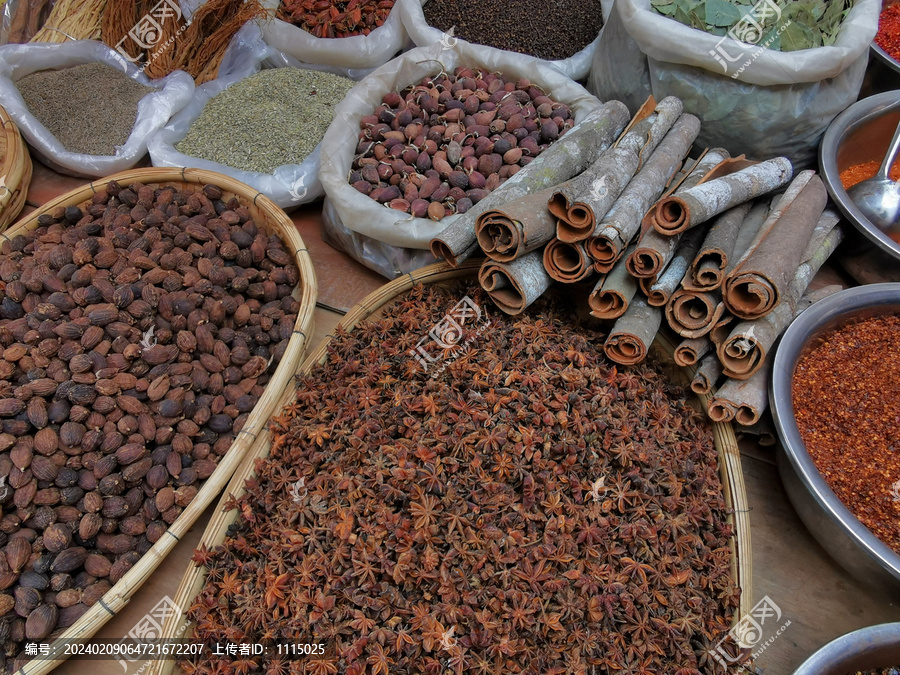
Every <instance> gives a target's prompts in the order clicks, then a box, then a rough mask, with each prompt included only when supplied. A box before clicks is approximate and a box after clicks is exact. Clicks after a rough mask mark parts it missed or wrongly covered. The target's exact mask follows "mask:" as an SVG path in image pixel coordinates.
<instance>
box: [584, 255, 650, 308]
mask: <svg viewBox="0 0 900 675" xmlns="http://www.w3.org/2000/svg"><path fill="white" fill-rule="evenodd" d="M637 286H638V285H637V280H636V279H635V278H634V277H633V276H631V275H630V274H629V273H628V270H626V269H625V265H623V264H622V263H621V262H620V263H619V264H618V265H616V266H615V267H613V268H612V271H610V272H609V274H607V275H606V276H605V277H603V278H602V279H600V281H598V282H597V284H596V285H595V286H594V290H593V291H591V294H590V296H589V297H588V305H590V308H591V316H594V317H597V318H598V319H618V318H619V317H620V316H622V315H623V314H624V313H625V311H626V310H627V309H628V305H629V303H630V302H631V299H632V298H633V297H634V294H635V293H637Z"/></svg>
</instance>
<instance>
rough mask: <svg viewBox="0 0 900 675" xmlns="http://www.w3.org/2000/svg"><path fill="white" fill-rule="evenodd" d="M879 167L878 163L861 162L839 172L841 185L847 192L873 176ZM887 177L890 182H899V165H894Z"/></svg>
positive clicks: (879, 163)
mask: <svg viewBox="0 0 900 675" xmlns="http://www.w3.org/2000/svg"><path fill="white" fill-rule="evenodd" d="M879 166H881V162H880V161H872V162H863V163H862V164H854V165H853V166H849V167H847V168H846V169H844V170H843V171H841V185H843V186H844V189H845V190H849V189H850V188H852V187H853V186H854V185H856V184H857V183H861V182H862V181H864V180H867V179H869V178H871V177H872V176H874V175H875V173H876V172H877V171H878V167H879ZM888 176H889V177H890V179H891V180H900V163H895V164H894V165H893V166H892V167H891V170H890V172H889V173H888Z"/></svg>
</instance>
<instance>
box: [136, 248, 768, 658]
mask: <svg viewBox="0 0 900 675" xmlns="http://www.w3.org/2000/svg"><path fill="white" fill-rule="evenodd" d="M480 266H481V261H480V260H474V261H473V260H468V261H466V262H464V263H462V264H460V265H459V266H458V267H452V266H450V265H449V264H447V263H446V262H441V263H435V264H433V265H429V266H427V267H423V268H421V269H418V270H414V271H412V272H409V273H407V274H404V275H403V276H401V277H398V278H397V279H394V280H393V281H391V282H389V283H387V284H385V285H384V286H382V287H381V288H379V289H377V290H375V291H373V292H372V293H370V294H369V295H367V296H366V297H365V298H363V299H362V300H361V301H360V302H359V303H357V304H356V305H354V306H353V307H352V308H351V309H350V311H349V312H347V314H345V315H344V317H343V318H342V319H341V321H340V322H338V324H337V326H336V327H335V330H337V329H338V328H343V329H345V330H348V331H351V330H353V329H354V328H355V327H356V326H357V325H358V324H359V323H360V322H361V321H363V320H366V319H368V318H370V317H371V316H372V315H373V314H374V313H375V312H377V311H378V310H379V309H381V308H382V307H384V306H385V305H387V304H389V303H390V302H391V301H393V300H395V299H396V297H397V296H398V295H400V294H401V293H404V292H406V291H408V290H410V289H411V288H413V286H415V285H416V284H418V283H426V284H436V283H441V282H444V281H450V280H456V279H462V278H465V277H467V276H471V275H474V274H476V273H477V271H478V269H479V268H480ZM334 337H335V334H334V332H332V333H329V334H328V336H327V339H325V340H323V342H322V343H321V344H320V345H318V346H317V347H316V348H315V349H314V350H313V351H311V352H309V353H308V354H307V355H306V358H305V359H304V360H303V363H302V364H301V365H300V368H299V369H298V371H297V374H298V375H301V374H305V373H308V372H309V371H310V370H311V369H312V368H313V367H314V366H316V365H319V364H321V363H323V362H324V361H325V359H326V358H327V355H328V345H329V343H330V342H331V340H332V339H334ZM657 344H658V345H659V346H660V347H661V348H662V349H663V350H664V351H665V352H666V353H667V354H668V356H669V358H670V359H671V357H672V354H673V352H674V349H675V344H674V343H673V342H672V341H671V340H670V339H669V338H668V337H666V336H665V335H664V334H663V333H658V334H657V336H656V339H655V341H654V347H655V346H657ZM671 365H672V367H673V368H675V369H677V370H679V371H681V372H682V373H691V374H692V373H693V371H694V370H695V367H693V366H678V365H676V364H674V362H672V364H671ZM294 393H295V390H294V389H286V390H285V391H284V392H283V393H282V396H281V399H280V400H279V401H278V406H277V410H280V409H281V408H283V407H284V406H285V405H286V404H287V403H289V402H290V400H291V398H292V397H293V395H294ZM691 393H692V394H693V392H691ZM693 395H694V396H696V397H697V398H698V399H699V400H700V402H701V403H702V405H703V407H704V409H706V408H707V407H708V404H709V401H710V400H711V399H712V396H711V395H704V396H700V395H697V394H693ZM709 423H710V425H711V426H712V428H713V436H714V438H715V444H716V450H717V453H718V459H719V476H720V479H721V480H722V490H723V494H724V498H725V504H726V508H727V509H728V510H729V511H730V515H729V517H728V522H730V523H731V524H733V525H734V531H735V536H734V537H733V538H732V552H733V556H732V574H733V576H734V579H735V582H736V583H737V585H738V586H739V587H740V589H741V600H740V605H739V607H738V608H737V610H736V611H735V616H734V622H735V624H737V623H738V622H739V621H740V619H741V617H742V616H745V615H749V613H750V609H751V608H752V600H751V597H752V593H751V582H752V578H753V576H752V558H751V554H750V523H749V508H748V507H747V492H746V488H745V486H744V477H743V473H742V472H741V456H740V450H739V448H738V444H737V437H736V436H735V434H734V428H733V427H732V425H731V423H730V422H724V423H723V422H713V421H711V420H710V422H709ZM270 448H271V443H270V442H269V434H268V433H265V434H261V435H260V436H259V438H257V440H256V442H255V443H254V444H253V448H252V449H251V451H250V452H249V453H248V454H247V456H246V457H245V458H244V461H243V462H242V463H241V466H239V467H238V469H237V470H236V471H235V473H234V475H233V476H232V478H231V481H230V482H229V483H228V486H227V487H226V488H225V491H224V493H223V494H222V498H221V499H220V501H219V504H218V505H217V506H216V510H215V512H214V513H213V515H212V517H211V518H210V521H209V524H208V525H207V527H206V530H204V532H203V536H202V537H201V539H200V545H201V546H203V545H205V546H207V548H212V547H213V546H214V545H218V544H221V543H222V541H223V539H224V534H225V530H226V529H227V527H228V526H229V525H230V524H231V523H232V522H233V521H234V519H235V518H236V516H237V511H236V510H234V509H232V510H228V511H225V510H224V509H223V505H224V504H225V502H226V501H227V500H228V499H229V498H230V496H231V495H234V496H235V497H237V496H240V495H241V494H243V492H244V481H245V480H246V479H247V478H249V477H250V476H251V475H252V473H253V471H254V466H255V462H256V459H258V458H263V457H265V456H267V455H268V453H269V449H270ZM205 580H206V570H205V568H203V567H196V566H194V565H193V564H190V565H189V566H188V569H187V570H186V572H185V574H184V577H183V578H182V580H181V583H180V584H179V587H178V590H177V592H176V594H175V597H174V603H175V605H176V607H177V613H176V614H174V615H173V616H171V617H170V618H169V619H168V621H167V622H166V623H165V625H164V626H163V630H162V632H161V634H160V637H161V638H164V639H178V638H180V639H184V636H185V635H186V634H187V631H186V630H185V629H184V627H185V626H188V625H190V622H188V620H187V618H186V614H187V611H188V608H189V607H190V605H191V603H192V602H193V600H194V598H195V597H196V596H197V594H198V593H199V592H200V591H201V590H202V588H203V586H204V585H205ZM174 670H175V662H174V661H171V660H166V661H158V662H156V664H155V665H153V666H152V667H151V670H150V672H151V674H152V675H169V674H170V673H173V672H174Z"/></svg>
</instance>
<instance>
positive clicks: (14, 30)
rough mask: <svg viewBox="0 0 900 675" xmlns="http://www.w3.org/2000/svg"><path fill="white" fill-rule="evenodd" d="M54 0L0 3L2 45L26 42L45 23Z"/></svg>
mask: <svg viewBox="0 0 900 675" xmlns="http://www.w3.org/2000/svg"><path fill="white" fill-rule="evenodd" d="M55 4H56V3H55V1H54V0H7V2H6V4H2V3H0V45H5V44H24V43H26V42H28V41H29V40H30V39H31V38H33V37H34V36H35V34H36V33H37V32H38V30H40V28H41V26H43V25H44V21H45V20H46V19H47V17H48V16H49V15H50V12H51V11H52V10H53V5H55Z"/></svg>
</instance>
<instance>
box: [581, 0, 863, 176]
mask: <svg viewBox="0 0 900 675" xmlns="http://www.w3.org/2000/svg"><path fill="white" fill-rule="evenodd" d="M880 5H881V3H880V2H878V0H857V2H856V3H855V5H854V6H853V8H852V9H851V10H850V12H849V14H848V16H847V17H846V18H845V19H844V21H843V24H842V26H841V29H840V32H839V33H838V36H837V40H836V41H835V43H834V44H833V45H830V46H826V47H818V48H814V49H803V50H798V51H779V50H776V49H768V48H766V46H765V45H766V43H767V42H768V41H769V40H774V39H776V38H777V37H779V36H778V35H771V34H769V35H760V32H761V31H756V32H754V26H755V25H758V22H757V21H756V20H755V16H756V15H755V13H758V12H775V11H779V12H780V11H781V10H780V8H778V9H777V10H776V7H777V5H776V4H775V3H774V2H773V0H759V1H758V2H756V3H755V4H753V5H747V6H745V7H742V10H743V12H744V14H743V19H742V20H741V22H739V23H738V24H737V26H736V27H735V28H734V29H732V30H731V34H733V35H737V36H738V37H740V38H742V40H743V41H741V42H739V41H738V40H736V39H734V38H733V37H732V36H731V35H725V36H724V37H719V36H716V35H712V34H710V33H707V32H705V31H701V30H697V29H694V28H690V27H688V26H686V25H683V24H681V23H679V22H677V21H674V20H672V19H669V18H668V17H665V16H662V15H660V14H658V13H656V12H655V11H653V10H652V9H651V7H650V0H618V1H617V2H616V3H615V6H614V9H613V12H612V16H611V17H610V20H609V22H608V24H607V26H605V28H604V31H603V34H602V35H601V39H600V44H599V45H598V47H597V50H596V52H595V53H594V63H593V67H592V69H591V75H590V78H589V82H588V88H589V89H590V90H591V91H592V92H593V93H594V94H596V95H597V96H599V97H600V98H602V99H604V100H605V99H607V98H615V99H618V100H620V101H622V102H623V103H625V104H626V105H628V106H629V108H630V109H632V110H635V109H636V108H637V107H638V106H639V105H640V103H642V102H643V101H644V100H645V99H646V97H647V96H648V95H649V94H651V93H652V94H653V95H654V96H656V97H657V98H658V99H661V98H663V97H665V96H677V97H678V98H680V99H681V100H682V101H684V109H685V112H690V113H693V114H694V115H697V116H698V117H700V119H701V120H702V122H703V126H702V128H701V131H700V136H699V137H698V139H697V143H698V144H699V145H701V146H704V145H705V146H708V147H724V148H726V149H727V150H729V151H730V152H732V153H738V154H739V153H746V154H747V156H748V157H752V158H754V159H767V158H769V157H774V156H779V155H783V156H787V157H789V158H790V159H791V161H792V162H793V163H794V166H795V167H797V168H804V167H808V166H810V165H811V164H813V163H814V162H815V158H816V150H817V148H818V144H819V140H820V138H821V136H822V134H823V133H824V132H825V128H826V127H827V126H828V125H829V123H830V122H831V121H832V120H833V119H834V117H835V116H837V115H838V113H840V112H841V111H843V110H844V109H845V108H847V106H849V105H850V104H851V103H853V102H854V101H856V98H857V96H858V95H859V90H860V87H861V86H862V80H863V76H864V74H865V70H866V64H867V63H868V49H869V45H870V43H871V42H872V38H873V37H874V36H875V33H876V31H877V29H878V14H879V8H880ZM766 16H768V15H766ZM781 26H782V27H787V26H789V22H788V21H783V22H782V23H781ZM780 29H782V28H780ZM769 44H772V43H771V42H769Z"/></svg>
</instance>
